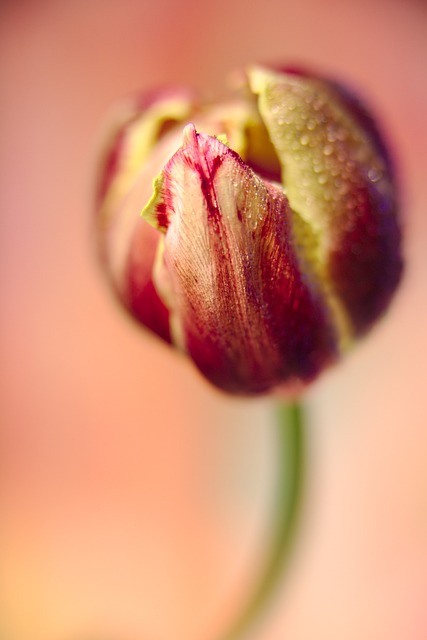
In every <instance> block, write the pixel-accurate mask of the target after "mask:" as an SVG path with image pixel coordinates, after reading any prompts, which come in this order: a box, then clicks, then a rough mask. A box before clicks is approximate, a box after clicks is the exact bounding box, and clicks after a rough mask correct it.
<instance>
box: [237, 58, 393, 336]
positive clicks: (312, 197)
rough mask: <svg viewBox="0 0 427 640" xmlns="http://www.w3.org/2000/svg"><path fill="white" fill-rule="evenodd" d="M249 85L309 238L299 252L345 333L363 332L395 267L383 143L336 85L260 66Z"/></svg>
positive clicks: (387, 294) (389, 287) (387, 293)
mask: <svg viewBox="0 0 427 640" xmlns="http://www.w3.org/2000/svg"><path fill="white" fill-rule="evenodd" d="M249 82H250V86H251V89H252V91H253V92H254V93H255V94H257V95H258V106H259V110H260V113H261V117H262V118H263V120H264V122H265V124H266V127H267V129H268V131H269V134H270V138H271V141H272V143H273V145H274V147H275V149H276V152H277V154H278V156H279V158H280V162H281V165H282V181H283V183H284V184H285V187H286V194H287V196H288V198H289V202H290V204H291V207H292V208H293V209H294V210H295V211H297V212H298V213H299V214H300V215H301V217H302V219H303V220H304V221H305V222H306V223H307V224H306V228H305V233H307V229H310V230H311V232H312V235H313V238H314V243H312V245H313V244H315V250H314V252H313V254H312V255H311V256H308V255H307V258H308V259H310V260H311V261H312V263H313V264H315V269H316V270H317V271H318V272H319V273H320V274H321V278H322V279H323V280H325V281H328V282H329V288H330V291H331V295H332V298H331V299H333V304H334V306H335V307H337V306H339V305H340V304H341V305H342V311H344V312H345V313H346V314H348V316H349V318H350V320H351V324H352V329H353V332H354V334H355V335H359V334H362V333H364V332H365V331H367V330H368V329H369V327H370V326H371V324H372V323H373V322H374V320H375V319H376V318H377V317H378V316H379V315H380V314H381V313H382V312H383V311H384V309H385V308H386V307H387V305H388V303H389V301H390V298H391V295H392V293H393V292H394V290H395V288H396V286H397V284H398V282H399V279H400V275H401V270H402V261H401V256H400V231H399V227H398V222H397V214H396V197H395V193H394V185H393V181H392V177H393V176H392V175H391V172H390V163H389V159H388V157H387V156H386V154H385V153H384V145H383V144H382V142H381V139H380V137H379V135H378V134H377V132H376V130H375V131H374V129H373V127H372V126H371V125H370V124H369V122H371V121H370V120H368V119H367V117H363V114H362V111H361V110H360V109H359V108H357V107H356V106H355V103H354V101H352V100H351V99H350V98H349V96H348V95H346V94H344V92H343V91H341V90H339V89H338V88H337V86H336V85H333V84H331V83H328V82H325V81H323V80H320V79H318V78H314V77H310V76H308V75H305V74H302V75H301V74H298V73H279V72H274V71H270V70H268V69H265V68H261V67H254V68H252V69H251V71H250V72H249ZM300 244H301V246H302V248H303V251H304V250H305V249H304V247H303V245H304V243H300Z"/></svg>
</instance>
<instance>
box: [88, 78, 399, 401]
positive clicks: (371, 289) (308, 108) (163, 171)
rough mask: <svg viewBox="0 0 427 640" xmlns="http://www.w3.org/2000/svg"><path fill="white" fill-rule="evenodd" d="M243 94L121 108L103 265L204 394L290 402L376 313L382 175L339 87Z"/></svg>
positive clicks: (104, 208) (386, 197) (387, 233)
mask: <svg viewBox="0 0 427 640" xmlns="http://www.w3.org/2000/svg"><path fill="white" fill-rule="evenodd" d="M243 80H244V81H243V82H241V83H240V84H241V86H240V87H239V90H240V93H241V95H240V97H239V98H237V99H235V100H231V101H229V102H227V103H222V104H217V105H208V106H204V105H200V104H199V103H198V102H197V100H196V98H195V96H194V95H192V94H191V93H189V92H188V91H184V90H169V91H164V92H158V93H157V94H152V95H149V96H144V97H143V98H142V99H139V100H134V101H133V102H130V103H129V104H127V105H126V106H125V107H124V108H123V110H122V112H121V116H120V117H119V118H118V120H117V122H118V124H117V125H116V128H115V131H114V133H113V135H112V136H111V142H110V144H109V146H108V148H107V151H106V152H105V154H104V161H103V164H102V168H101V172H100V180H99V188H98V200H97V202H98V204H97V208H98V221H99V237H100V246H101V252H102V257H103V262H104V264H105V266H106V268H107V271H108V273H109V276H110V279H111V280H112V282H113V284H114V287H115V289H116V291H117V293H118V295H119V297H120V299H121V300H122V301H123V303H124V304H125V305H126V307H127V308H128V309H129V310H130V312H131V313H132V314H133V315H134V316H135V318H137V319H138V320H139V321H140V322H141V323H142V324H143V325H145V326H146V327H148V328H149V329H151V330H152V331H154V332H155V333H156V334H157V335H159V336H160V337H161V338H163V339H164V340H166V341H167V342H170V343H171V344H173V345H174V346H176V347H177V348H179V349H180V350H182V351H184V352H185V353H187V354H188V355H189V356H190V357H191V358H192V359H193V361H194V362H195V364H196V365H197V367H198V368H199V370H200V371H201V372H202V373H203V374H204V375H205V376H206V377H207V378H208V379H209V380H210V381H211V382H212V383H214V384H215V385H216V386H218V387H220V388H221V389H224V390H226V391H229V392H234V393H243V394H257V393H262V392H266V391H269V390H270V389H274V388H276V387H279V388H281V389H284V390H288V391H289V390H290V391H295V390H297V389H299V388H301V387H303V386H304V385H306V384H307V383H308V382H310V381H312V380H313V379H314V378H315V377H316V376H317V375H318V374H319V373H320V372H321V371H322V370H323V369H324V368H325V367H327V366H328V365H330V364H332V363H333V362H335V361H336V360H338V358H339V357H340V356H341V354H343V353H344V352H345V351H346V350H347V349H348V348H349V346H350V345H351V344H352V343H353V342H354V341H355V339H357V338H359V337H361V336H362V335H364V334H366V333H367V331H368V330H369V329H370V328H371V327H372V325H373V324H374V322H375V321H376V320H377V319H378V318H379V317H380V316H381V315H382V314H383V312H384V311H385V309H386V308H387V307H388V305H389V302H390V300H391V297H392V295H393V293H394V291H395V289H396V287H397V285H398V282H399V279H400V276H401V271H402V259H401V252H400V243H401V237H400V236H401V234H400V229H399V222H398V215H397V205H396V193H395V192H396V187H395V179H394V171H393V168H392V166H391V161H390V158H389V155H388V153H387V151H386V148H385V146H384V143H383V141H382V138H381V136H380V134H379V133H378V131H377V128H376V126H375V124H374V122H373V120H372V119H371V117H370V116H369V115H368V114H367V112H366V111H365V109H364V108H363V107H362V106H361V105H360V103H359V102H358V101H357V100H356V99H355V98H354V97H353V96H352V95H350V94H349V93H348V92H347V91H345V90H344V89H343V88H342V87H340V86H338V85H337V84H335V83H332V82H330V81H327V80H324V79H322V78H319V77H317V76H314V75H310V74H307V73H305V72H301V71H295V70H289V69H287V70H286V69H285V70H281V69H278V70H277V69H276V70H275V69H270V68H266V67H261V66H254V67H251V68H250V69H249V70H248V71H247V73H246V74H245V76H244V79H243ZM156 176H157V177H156ZM153 179H154V193H152V186H151V185H152V182H153ZM141 210H142V217H140V216H139V213H140V212H141Z"/></svg>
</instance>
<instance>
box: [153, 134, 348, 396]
mask: <svg viewBox="0 0 427 640" xmlns="http://www.w3.org/2000/svg"><path fill="white" fill-rule="evenodd" d="M143 215H144V216H145V218H146V219H147V220H149V221H150V222H151V223H152V224H153V225H155V226H157V227H158V228H160V229H161V230H163V231H164V232H165V239H164V252H163V256H162V260H161V262H159V269H158V272H157V278H156V286H157V289H158V290H159V292H160V293H161V295H162V298H163V300H164V301H165V302H166V304H167V306H168V308H169V310H170V312H171V326H172V330H173V339H174V342H175V344H178V345H179V346H181V347H182V348H183V349H185V350H186V351H187V352H188V353H189V354H190V355H191V357H192V358H193V360H194V361H195V363H196V364H197V366H198V367H199V368H200V370H201V371H202V372H203V373H204V374H205V375H206V376H207V377H208V378H209V379H210V380H211V381H212V382H213V383H215V384H216V385H217V386H219V387H222V388H223V389H226V390H228V391H233V392H241V393H257V392H262V391H265V390H267V389H269V388H271V387H274V386H277V385H279V384H281V383H284V382H286V383H288V384H290V383H291V382H295V381H304V382H305V381H308V380H311V379H312V378H313V377H314V376H315V375H316V374H317V373H318V372H319V371H320V369H321V368H322V367H324V366H325V365H326V364H327V363H329V362H330V361H331V360H333V359H334V358H335V356H336V348H337V337H336V333H335V329H334V324H333V322H332V319H331V317H330V314H329V311H328V308H327V307H326V306H325V305H324V304H323V301H322V299H321V292H320V291H319V290H318V288H317V287H316V283H315V281H313V282H311V281H309V280H307V279H306V278H305V276H304V275H302V272H301V265H300V264H299V261H298V256H297V255H296V253H295V250H294V235H293V229H292V212H291V210H290V207H289V203H288V200H287V198H286V197H285V195H284V193H283V191H282V189H281V188H279V187H277V186H274V185H273V184H269V183H267V182H265V181H263V180H262V179H260V178H259V177H257V176H256V175H255V173H254V172H253V171H252V170H251V169H250V168H249V167H248V166H247V165H246V164H245V163H244V162H243V161H242V159H241V158H240V156H238V155H237V153H235V152H234V151H232V150H231V149H229V148H228V147H227V146H226V145H225V144H223V143H222V142H220V141H219V140H217V139H216V138H211V137H209V136H207V135H203V134H197V133H196V131H195V129H194V127H193V126H192V125H189V126H188V127H187V128H186V130H185V134H184V145H183V147H182V148H181V149H180V150H179V151H178V152H177V153H176V154H175V155H174V156H173V157H172V158H171V160H170V161H169V162H168V163H167V165H166V166H165V168H164V170H163V172H162V174H161V176H160V178H159V179H158V180H157V181H156V190H155V194H154V196H153V198H152V200H151V201H150V203H149V204H148V205H147V207H146V209H145V210H144V212H143Z"/></svg>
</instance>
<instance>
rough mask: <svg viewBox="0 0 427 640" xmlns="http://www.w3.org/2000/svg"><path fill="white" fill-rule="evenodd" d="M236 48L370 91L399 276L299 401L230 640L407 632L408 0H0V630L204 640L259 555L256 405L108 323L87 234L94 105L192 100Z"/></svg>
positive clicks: (425, 15) (413, 350)
mask: <svg viewBox="0 0 427 640" xmlns="http://www.w3.org/2000/svg"><path fill="white" fill-rule="evenodd" d="M254 60H255V61H265V60H267V61H269V60H272V61H282V60H283V61H286V62H297V63H301V64H305V65H307V66H311V67H315V68H317V69H319V70H320V71H321V72H322V73H324V74H326V75H327V74H329V75H332V76H334V77H336V78H338V79H341V80H343V81H345V82H347V83H348V84H350V85H351V86H353V87H354V88H356V89H359V91H360V92H361V94H362V95H363V96H364V97H365V98H366V99H367V100H368V102H369V103H370V104H371V106H372V107H373V109H374V111H375V113H376V114H377V115H378V117H379V119H380V121H381V123H382V125H383V129H385V130H386V132H387V133H388V137H389V139H390V140H391V144H392V147H393V149H394V150H395V155H396V159H397V162H398V165H399V169H400V176H401V182H402V186H403V191H402V205H403V206H402V212H403V218H404V224H405V228H406V240H405V254H406V257H407V268H406V275H405V279H404V282H403V284H402V287H401V290H400V292H399V294H398V295H397V297H396V300H395V302H394V304H393V307H392V309H391V310H390V312H389V314H388V315H387V317H386V318H385V319H384V321H383V322H382V324H381V326H379V327H378V328H377V329H376V330H375V331H374V332H373V333H372V335H371V336H370V337H369V338H368V339H366V340H365V341H364V342H363V344H362V345H361V346H360V347H359V348H358V349H357V350H355V351H354V352H353V353H352V354H351V356H350V357H349V358H348V360H347V361H346V362H345V363H343V364H342V366H340V367H337V368H336V369H334V370H333V371H331V372H329V373H327V374H326V375H325V376H324V377H323V378H322V379H321V380H320V381H319V382H318V383H317V384H316V385H315V386H314V387H313V388H312V390H311V391H310V392H309V394H308V396H307V406H308V409H309V417H310V427H309V430H308V468H307V480H306V488H305V501H304V508H303V512H302V518H301V522H300V529H299V536H298V541H297V544H296V546H295V548H294V553H293V556H292V561H291V563H290V565H289V566H288V570H287V572H286V576H284V579H283V581H282V583H281V585H280V588H279V590H278V591H277V593H276V596H275V598H274V600H273V601H272V603H271V606H270V608H269V610H268V613H267V614H266V615H265V616H264V617H262V619H260V621H259V623H258V625H257V626H256V627H255V628H254V629H253V632H252V635H251V637H252V638H253V640H278V639H279V638H280V639H281V638H292V640H312V639H314V638H315V639H316V640H330V639H338V638H339V639H340V640H353V639H354V640H359V639H360V638H363V639H364V640H402V639H405V640H425V638H427V607H426V603H427V398H426V396H427V330H426V327H427V284H426V282H427V215H426V206H427V204H426V203H427V181H426V175H425V172H426V166H427V153H426V149H427V135H426V115H425V114H426V109H427V74H426V68H427V5H426V4H425V3H424V2H423V1H422V0H419V1H416V0H370V1H369V2H368V1H364V0H298V2H297V1H292V2H291V1H290V0H282V1H279V0H262V1H261V0H253V1H252V2H248V1H246V0H245V1H244V0H217V1H216V2H210V3H204V2H199V1H196V0H180V1H178V0H156V1H154V0H152V1H149V0H141V1H136V0H87V1H83V0H56V1H54V0H51V1H48V0H46V1H42V0H40V1H36V0H34V1H33V2H31V1H27V2H25V1H19V0H16V1H13V0H11V1H9V2H7V1H5V0H4V1H3V2H2V3H1V5H0V74H1V76H0V101H1V102H0V183H1V184H0V205H1V209H0V212H1V216H0V223H1V238H0V243H1V251H0V286H1V288H0V291H1V293H0V295H1V314H0V337H1V359H0V376H1V383H0V387H1V390H0V394H1V406H0V412H1V431H0V437H1V454H0V455H1V465H0V475H1V482H0V523H1V524H0V637H1V638H2V639H4V640H89V639H90V640H171V639H173V640H220V638H221V634H222V632H223V631H224V629H226V628H227V626H228V624H229V623H230V621H231V620H232V619H233V617H234V616H235V615H237V612H238V611H239V609H240V608H241V607H242V606H243V603H244V601H245V598H246V597H247V595H248V593H249V592H250V590H251V587H252V585H253V583H254V581H255V580H256V576H257V574H258V572H259V571H260V570H261V567H262V562H263V558H264V557H265V553H266V549H267V548H268V540H269V537H268V536H269V523H271V520H272V512H273V510H274V495H275V494H274V491H275V479H276V475H277V459H276V440H275V437H276V434H275V429H274V406H273V403H272V401H271V400H269V399H264V400H257V401H242V400H234V399H230V398H228V397H224V396H222V395H220V394H219V393H217V392H215V391H214V390H213V389H212V388H210V387H209V386H207V384H206V383H205V382H204V381H203V380H201V378H200V377H199V375H198V374H197V373H196V372H195V370H194V369H193V367H192V366H191V365H190V364H189V363H187V362H186V361H185V360H184V359H182V358H181V357H178V356H177V355H176V354H174V353H172V352H171V351H170V350H169V349H168V348H166V347H165V346H163V345H161V344H159V343H158V342H157V341H156V340H154V339H152V338H150V336H148V335H147V334H145V333H144V332H143V331H141V330H140V329H138V328H137V327H136V326H135V325H134V324H133V323H132V322H130V321H129V319H128V318H127V317H126V315H125V314H124V313H123V311H122V310H121V309H120V308H119V307H118V306H117V305H116V303H115V301H114V300H113V298H112V296H111V295H110V292H109V290H108V288H107V286H106V284H105V282H104V279H103V277H102V274H101V273H100V270H99V267H98V264H97V261H96V257H95V252H94V238H93V227H92V222H93V215H94V213H93V211H92V194H93V176H94V167H95V161H96V149H97V145H98V142H99V132H100V129H101V126H102V123H103V122H104V120H105V117H106V114H107V113H108V111H109V109H110V107H111V104H112V103H114V102H115V101H116V100H117V99H119V98H121V97H122V96H123V95H126V94H128V93H129V92H132V91H135V90H138V89H141V88H145V87H151V86H153V85H164V84H168V83H173V84H190V85H191V86H194V87H196V88H198V89H200V90H201V91H202V92H203V93H204V94H205V95H207V96H214V95H216V94H217V93H222V92H224V86H225V85H224V78H225V77H226V76H227V74H228V73H229V72H230V70H232V69H233V68H235V67H236V66H237V67H239V66H241V65H244V64H246V63H248V62H250V61H254ZM248 637H249V636H248Z"/></svg>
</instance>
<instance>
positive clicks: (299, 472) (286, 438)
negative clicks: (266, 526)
mask: <svg viewBox="0 0 427 640" xmlns="http://www.w3.org/2000/svg"><path fill="white" fill-rule="evenodd" d="M277 436H278V456H279V479H278V489H277V510H276V512H275V521H274V526H273V536H272V541H271V546H270V550H269V554H268V556H267V559H266V564H265V567H264V570H263V573H262V575H261V577H260V579H259V581H258V582H257V584H256V586H255V590H254V592H253V594H252V596H251V597H250V599H249V602H248V604H247V605H246V607H245V609H244V611H243V613H242V614H241V615H240V617H239V618H238V620H237V621H236V622H235V623H234V624H233V626H232V628H231V630H230V631H229V632H228V633H227V634H226V636H225V637H224V639H223V640H238V639H240V638H243V637H244V634H245V632H247V631H248V630H249V628H250V626H251V625H252V623H253V622H254V621H255V620H256V618H257V617H258V616H259V615H260V614H261V613H262V611H263V609H264V607H265V605H266V604H267V603H268V600H269V599H270V597H271V596H272V595H273V594H274V590H275V588H276V586H277V585H278V584H279V582H280V579H281V577H282V575H283V569H284V565H285V563H286V561H287V558H288V555H289V551H290V549H291V546H292V542H293V537H294V530H295V524H296V520H297V518H296V516H297V515H298V510H299V509H298V508H299V504H300V499H301V494H302V491H301V489H302V480H303V471H304V415H303V409H302V407H301V405H300V404H299V403H296V402H295V403H294V404H290V405H283V406H281V407H280V409H279V422H278V430H277Z"/></svg>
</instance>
